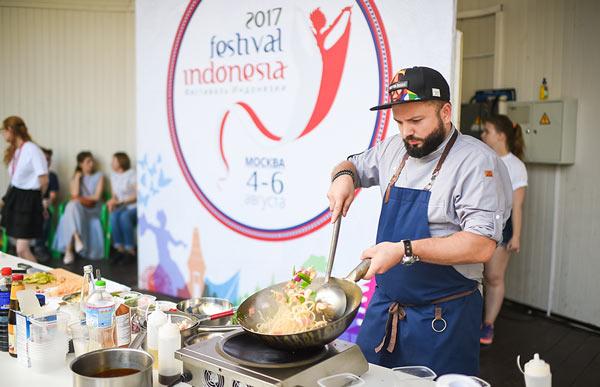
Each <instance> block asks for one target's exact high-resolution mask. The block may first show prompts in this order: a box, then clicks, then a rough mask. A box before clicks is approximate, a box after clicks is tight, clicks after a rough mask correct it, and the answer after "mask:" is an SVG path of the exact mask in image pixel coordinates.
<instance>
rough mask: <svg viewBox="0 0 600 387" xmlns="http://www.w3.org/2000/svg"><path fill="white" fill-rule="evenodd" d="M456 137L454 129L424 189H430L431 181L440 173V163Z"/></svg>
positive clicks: (433, 181)
mask: <svg viewBox="0 0 600 387" xmlns="http://www.w3.org/2000/svg"><path fill="white" fill-rule="evenodd" d="M457 138H458V130H457V129H454V133H452V137H450V140H449V141H448V143H447V144H446V146H445V147H444V151H443V152H442V156H440V159H439V160H438V162H437V165H436V166H435V169H434V170H433V172H432V173H431V180H430V181H429V184H427V185H426V186H425V188H424V189H425V191H430V190H431V187H432V186H433V183H435V179H437V177H438V175H439V174H440V169H442V165H443V164H444V161H446V157H448V153H450V149H452V147H453V146H454V143H455V142H456V139H457Z"/></svg>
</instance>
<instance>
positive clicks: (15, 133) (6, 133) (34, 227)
mask: <svg viewBox="0 0 600 387" xmlns="http://www.w3.org/2000/svg"><path fill="white" fill-rule="evenodd" d="M2 135H3V137H4V140H5V141H6V142H7V143H8V147H7V148H6V150H5V151H4V164H6V165H7V166H8V175H9V176H10V186H9V187H8V190H7V192H6V195H5V196H4V197H3V198H2V205H3V206H2V222H1V223H2V226H3V227H4V228H5V229H6V233H7V234H8V236H10V237H13V238H15V239H16V240H17V255H18V256H19V257H21V258H25V259H28V260H30V261H33V262H37V260H36V258H35V256H34V255H33V253H32V252H31V249H30V248H29V245H30V243H31V240H35V239H38V238H40V237H41V236H42V230H43V225H44V215H43V213H44V208H43V205H42V196H43V193H44V192H45V191H46V189H47V188H48V165H47V163H46V158H45V156H44V153H43V152H42V150H41V149H40V147H39V146H37V145H36V144H35V143H33V141H32V140H31V136H30V135H29V133H28V130H27V126H26V125H25V122H24V121H23V119H22V118H20V117H17V116H11V117H7V118H6V119H5V120H4V122H3V123H2Z"/></svg>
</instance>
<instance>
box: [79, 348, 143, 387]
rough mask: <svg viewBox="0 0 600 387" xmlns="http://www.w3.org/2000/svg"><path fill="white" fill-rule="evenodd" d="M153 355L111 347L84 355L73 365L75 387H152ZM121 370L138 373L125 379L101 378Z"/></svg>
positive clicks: (115, 377)
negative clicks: (102, 375) (103, 375)
mask: <svg viewBox="0 0 600 387" xmlns="http://www.w3.org/2000/svg"><path fill="white" fill-rule="evenodd" d="M152 363H153V360H152V356H150V355H149V354H148V353H146V352H144V351H141V350H139V349H130V348H110V349H100V350H97V351H93V352H89V353H86V354H83V355H81V356H79V357H78V358H76V359H75V360H73V361H72V362H71V365H70V368H71V371H73V386H74V387H128V386H141V387H152ZM119 369H133V370H137V371H138V372H135V373H132V374H130V375H125V376H114V377H99V376H98V375H99V374H100V373H105V374H106V373H107V372H113V373H116V372H118V371H115V370H119Z"/></svg>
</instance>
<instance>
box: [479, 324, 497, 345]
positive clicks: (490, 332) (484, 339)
mask: <svg viewBox="0 0 600 387" xmlns="http://www.w3.org/2000/svg"><path fill="white" fill-rule="evenodd" d="M493 341H494V325H493V324H486V323H483V325H482V326H481V336H480V338H479V342H480V343H481V344H484V345H490V344H492V342H493Z"/></svg>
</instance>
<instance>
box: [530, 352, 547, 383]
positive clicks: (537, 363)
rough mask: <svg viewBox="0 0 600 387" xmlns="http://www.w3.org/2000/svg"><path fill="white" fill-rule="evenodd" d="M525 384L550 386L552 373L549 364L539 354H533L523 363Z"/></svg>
mask: <svg viewBox="0 0 600 387" xmlns="http://www.w3.org/2000/svg"><path fill="white" fill-rule="evenodd" d="M523 374H525V386H527V387H551V386H552V374H551V373H550V364H548V363H546V362H545V361H544V360H542V359H540V355H539V354H537V353H536V354H534V355H533V359H531V360H529V361H528V362H527V363H525V370H524V372H523Z"/></svg>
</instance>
